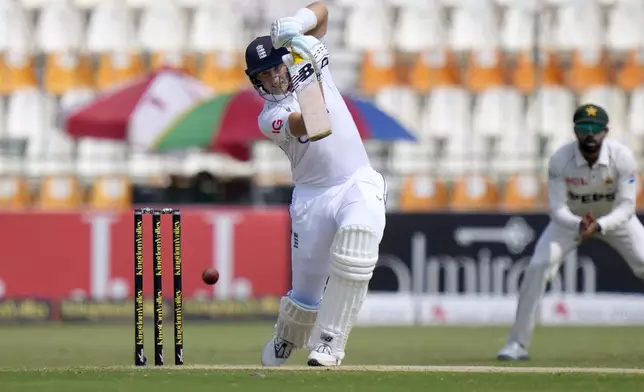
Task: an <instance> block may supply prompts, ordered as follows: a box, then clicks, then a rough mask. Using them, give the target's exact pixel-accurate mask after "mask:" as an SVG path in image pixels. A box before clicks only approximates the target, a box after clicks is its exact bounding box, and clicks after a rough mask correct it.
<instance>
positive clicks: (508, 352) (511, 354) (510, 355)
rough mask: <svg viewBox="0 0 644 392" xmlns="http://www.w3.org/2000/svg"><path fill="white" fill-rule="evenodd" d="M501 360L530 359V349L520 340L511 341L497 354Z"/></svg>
mask: <svg viewBox="0 0 644 392" xmlns="http://www.w3.org/2000/svg"><path fill="white" fill-rule="evenodd" d="M496 358H497V359H498V360H500V361H524V360H527V359H530V357H529V356H528V350H526V348H525V347H523V346H522V345H521V343H518V342H510V343H508V344H507V345H506V346H505V347H503V348H502V349H501V351H499V353H498V354H496Z"/></svg>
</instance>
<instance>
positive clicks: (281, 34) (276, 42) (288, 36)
mask: <svg viewBox="0 0 644 392" xmlns="http://www.w3.org/2000/svg"><path fill="white" fill-rule="evenodd" d="M303 30H304V27H303V26H302V22H300V21H299V20H297V19H296V18H293V17H287V18H279V19H277V20H275V21H274V22H273V23H271V40H272V41H273V46H274V47H276V48H283V47H287V46H290V45H291V40H292V39H293V38H295V37H296V36H298V35H300V34H302V33H303Z"/></svg>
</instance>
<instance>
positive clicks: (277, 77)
mask: <svg viewBox="0 0 644 392" xmlns="http://www.w3.org/2000/svg"><path fill="white" fill-rule="evenodd" d="M327 17H328V10H327V8H326V6H325V5H324V4H323V3H322V2H319V1H318V2H315V3H313V4H310V5H309V6H308V7H306V8H302V9H300V10H299V11H297V12H296V13H295V15H293V16H291V17H284V18H280V19H278V20H276V21H274V22H273V23H272V25H271V35H270V36H263V37H258V38H256V39H255V40H253V42H251V43H250V45H248V48H247V49H246V66H247V69H246V74H247V75H248V77H249V78H250V80H251V82H252V83H253V85H254V86H255V89H256V90H257V92H258V93H259V94H260V95H261V96H262V97H264V99H265V103H264V108H263V110H262V112H261V113H260V115H259V118H258V123H259V128H260V130H261V131H262V133H263V134H264V135H265V136H266V137H268V138H269V139H271V140H272V141H273V142H275V143H276V144H277V145H278V146H279V147H280V148H281V149H282V150H283V151H284V153H285V154H286V156H287V157H288V158H289V160H290V161H291V168H292V176H293V182H294V190H293V195H292V201H291V205H290V207H289V212H290V216H291V232H292V234H291V258H292V259H291V269H292V282H291V290H290V291H289V292H288V293H287V294H286V295H285V296H284V297H282V299H281V303H280V309H279V314H278V316H277V322H276V325H275V330H274V335H273V337H272V338H271V339H270V340H269V341H268V343H266V346H265V347H264V349H263V352H262V358H261V362H262V364H263V365H264V366H280V365H282V364H284V363H285V362H286V361H287V359H288V358H289V357H290V355H291V354H292V353H293V352H294V350H296V349H300V348H305V347H306V348H308V349H309V350H310V355H309V357H308V365H309V366H339V365H340V363H341V362H342V359H343V358H344V356H345V347H346V344H347V339H348V337H349V334H350V332H351V327H352V326H353V324H354V322H355V320H356V317H357V314H358V312H359V311H360V308H361V307H362V303H363V301H364V299H365V296H366V294H367V286H368V284H369V280H370V279H371V277H372V275H373V270H374V268H375V266H376V262H377V260H378V248H379V244H380V241H381V239H382V235H383V231H384V227H385V203H386V197H387V188H386V184H385V180H384V178H383V176H382V175H381V174H380V173H378V172H377V171H375V170H374V169H373V168H372V167H371V164H370V162H369V158H368V156H367V153H366V151H365V148H364V145H363V144H362V139H361V138H360V135H359V133H358V129H357V127H356V124H355V122H354V120H353V118H352V116H351V114H350V113H349V110H348V109H347V106H346V104H345V103H344V100H343V98H342V96H341V95H340V91H338V88H337V87H336V85H335V83H334V82H333V78H332V76H331V72H330V71H329V67H330V66H329V52H328V50H327V48H326V46H325V44H324V43H323V42H322V41H321V40H320V39H322V38H323V37H324V35H325V34H326V29H327ZM291 50H292V51H294V52H296V53H297V54H299V55H300V56H301V57H302V58H304V60H305V61H310V62H315V63H316V64H317V66H318V68H319V69H320V72H319V74H318V75H317V80H318V82H317V83H319V84H320V86H321V89H322V93H323V96H324V101H325V105H326V110H327V112H328V115H329V117H330V122H331V126H332V133H331V135H329V136H327V137H325V138H323V139H320V140H318V141H315V142H312V141H310V140H309V139H308V138H307V132H306V127H305V123H304V120H303V117H302V114H301V110H300V102H298V90H297V88H294V87H293V83H291V80H292V77H294V76H296V75H297V67H294V64H293V63H294V60H293V56H292V55H291ZM327 280H328V282H327Z"/></svg>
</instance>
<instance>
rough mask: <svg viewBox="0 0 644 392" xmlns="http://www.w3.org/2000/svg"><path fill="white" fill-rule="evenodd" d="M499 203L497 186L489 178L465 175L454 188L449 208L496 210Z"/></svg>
mask: <svg viewBox="0 0 644 392" xmlns="http://www.w3.org/2000/svg"><path fill="white" fill-rule="evenodd" d="M498 202H499V190H498V188H497V185H496V184H495V183H494V182H493V181H492V180H491V179H490V178H488V177H487V176H483V175H465V176H462V177H460V178H458V179H457V180H456V181H455V183H454V185H453V188H452V194H451V197H450V200H449V207H450V208H451V209H453V210H463V211H467V210H469V211H476V210H489V209H493V208H496V207H497V206H498Z"/></svg>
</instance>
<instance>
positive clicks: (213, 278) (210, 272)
mask: <svg viewBox="0 0 644 392" xmlns="http://www.w3.org/2000/svg"><path fill="white" fill-rule="evenodd" d="M201 279H202V280H203V282H204V283H205V284H215V283H217V281H218V280H219V271H217V270H216V269H214V268H207V269H205V270H204V271H203V272H202V273H201Z"/></svg>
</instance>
